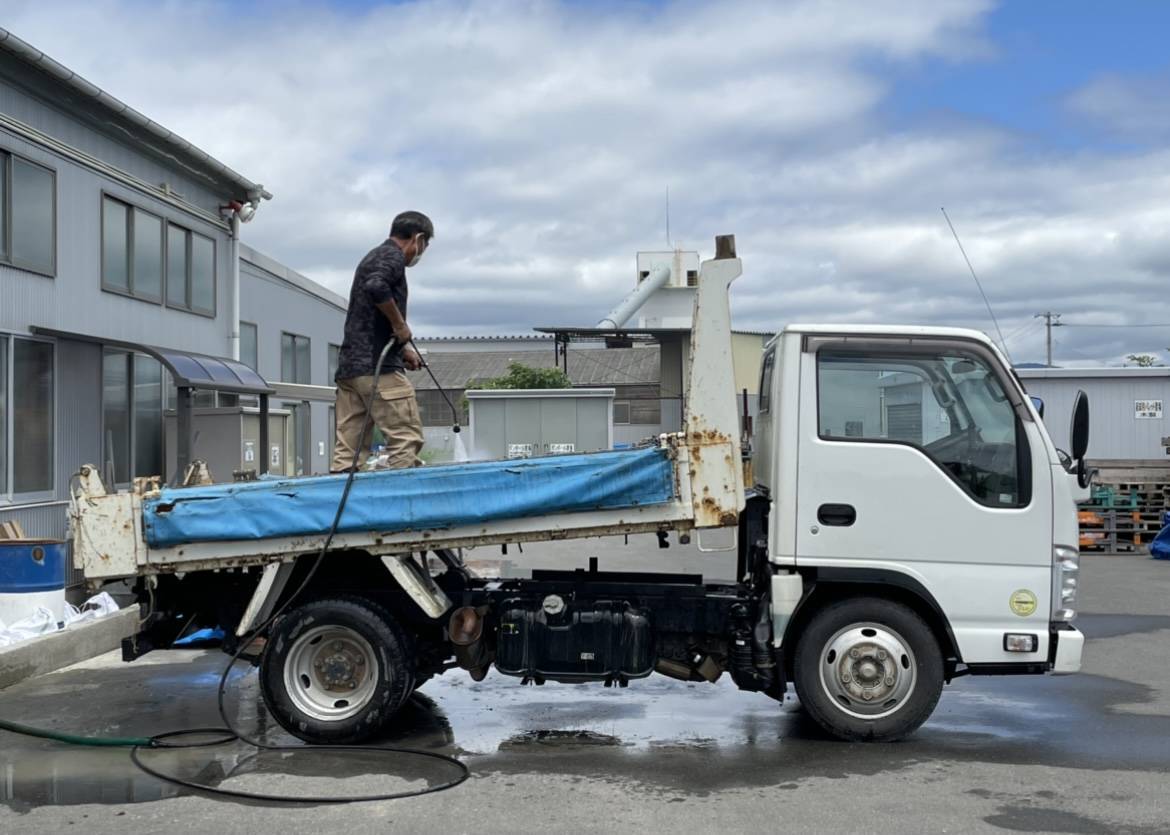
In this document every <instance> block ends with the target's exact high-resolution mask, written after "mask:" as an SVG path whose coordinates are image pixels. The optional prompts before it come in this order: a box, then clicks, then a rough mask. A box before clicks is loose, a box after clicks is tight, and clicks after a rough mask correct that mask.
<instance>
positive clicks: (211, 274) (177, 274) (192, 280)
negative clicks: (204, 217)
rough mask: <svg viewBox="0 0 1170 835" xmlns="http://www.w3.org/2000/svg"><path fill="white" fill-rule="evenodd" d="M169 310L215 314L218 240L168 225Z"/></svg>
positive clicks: (207, 314)
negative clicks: (216, 243)
mask: <svg viewBox="0 0 1170 835" xmlns="http://www.w3.org/2000/svg"><path fill="white" fill-rule="evenodd" d="M166 284H167V307H174V308H178V309H179V310H189V311H191V312H192V313H201V314H203V315H206V316H214V315H215V241H213V240H212V239H211V238H208V237H205V236H204V235H200V234H198V233H197V232H192V231H191V230H190V229H184V228H183V227H182V226H176V225H175V224H173V223H169V222H168V223H167V281H166Z"/></svg>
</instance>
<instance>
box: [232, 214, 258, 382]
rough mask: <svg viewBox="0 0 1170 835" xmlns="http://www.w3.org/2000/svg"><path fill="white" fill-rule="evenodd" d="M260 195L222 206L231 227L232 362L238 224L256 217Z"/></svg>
mask: <svg viewBox="0 0 1170 835" xmlns="http://www.w3.org/2000/svg"><path fill="white" fill-rule="evenodd" d="M261 199H263V198H262V197H261V196H260V195H256V196H254V197H252V198H251V199H249V201H248V202H247V203H241V202H239V201H238V200H233V201H232V202H231V203H229V204H227V205H226V206H224V212H225V213H226V214H227V215H228V223H229V224H230V226H231V237H230V240H231V256H230V257H231V262H232V264H231V273H230V282H231V286H230V287H229V288H228V328H229V330H228V352H229V353H228V356H230V357H231V358H232V359H234V360H238V359H239V358H240V224H241V223H247V222H248V221H250V220H251V219H252V218H253V217H254V216H255V215H256V209H257V208H258V207H259V205H260V200H261Z"/></svg>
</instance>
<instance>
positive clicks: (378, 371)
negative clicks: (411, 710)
mask: <svg viewBox="0 0 1170 835" xmlns="http://www.w3.org/2000/svg"><path fill="white" fill-rule="evenodd" d="M394 344H395V341H394V340H393V339H391V340H390V341H389V342H388V343H386V347H385V348H383V349H382V353H381V354H379V356H378V362H377V365H376V366H375V368H374V377H373V383H372V385H371V387H370V398H369V400H367V402H366V418H365V421H364V423H363V424H362V431H361V434H360V435H359V436H358V443H357V448H356V449H355V450H354V456H353V464H352V465H351V466H350V469H349V473H348V474H347V476H346V479H345V486H344V488H343V489H342V491H341V499H340V500H339V501H338V503H337V512H336V513H335V514H334V515H333V524H332V525H331V526H330V528H329V533H328V534H327V535H326V537H325V541H324V542H323V543H322V545H321V550H320V552H319V553H318V554H317V556H316V558H315V559H314V561H313V564H312V565H311V566H310V567H309V571H308V573H307V574H306V575H305V578H304V579H303V580H302V581H301V584H300V585H299V586H298V587H297V589H296V590H295V591H294V592H293V593H292V594H291V595H289V596H288V597H287V598H286V599H285V601H284V603H282V604H281V605H280V606H279V607H277V609H276V610H275V611H274V612H273V613H272V614H271V615H269V616H268V618H267V619H266V620H265V621H264V623H262V624H260V625H259V626H257V627H256V628H255V629H253V630H251V631H250V632H249V633H248V634H247V635H245V636H244V637H243V638H242V639H241V640H240V642H239V646H238V648H237V649H236V651H235V653H233V654H232V657H231V660H229V661H228V663H227V666H226V667H224V670H223V673H222V674H221V675H220V677H219V686H218V688H217V702H218V707H219V715H220V718H221V719H222V720H223V723H224V727H222V728H186V729H182V730H178V731H170V732H167V733H162V734H157V735H155V736H152V737H121V738H118V737H81V736H75V735H72V734H65V733H57V732H54V731H45V730H41V729H37V728H30V727H27V726H24V725H18V724H16V723H13V722H7V721H4V720H0V730H7V731H11V732H13V733H19V734H25V735H28V736H37V737H42V738H45V739H52V740H55V741H58V742H66V743H69V744H73V745H94V746H103V747H129V748H130V749H131V750H130V759H131V760H132V761H133V763H134V764H135V765H136V766H137V767H138V768H140V769H141V770H142V771H144V772H146V773H147V774H149V775H151V776H152V777H155V778H157V779H159V780H163V781H165V782H168V783H172V784H174V785H177V786H182V787H184V788H187V789H192V790H194V791H197V792H202V793H205V794H212V795H217V796H221V797H230V798H234V799H240V800H252V801H261V802H268V803H293V804H311V805H316V804H343V803H362V802H370V801H376V800H397V799H399V798H405V797H418V796H420V795H425V794H433V793H435V792H440V791H444V790H445V789H450V788H454V787H455V786H457V785H459V784H460V783H462V782H463V781H464V780H466V779H467V778H468V777H470V776H471V772H470V770H469V769H468V768H467V765H466V764H464V763H463V762H462V761H460V760H458V759H456V758H455V757H450V756H448V755H446V754H440V753H437V752H434V751H421V750H418V749H415V748H399V747H363V746H359V745H270V744H268V743H266V742H263V741H261V740H258V739H254V738H252V737H249V736H246V735H245V734H244V733H243V732H241V731H240V730H238V729H237V728H236V727H235V725H233V724H232V721H231V718H230V717H229V716H228V712H227V707H226V704H225V696H226V693H227V680H228V676H229V675H231V671H232V668H233V667H234V666H235V665H236V662H237V661H239V660H240V657H241V656H242V655H243V654H244V650H246V649H247V648H248V646H249V645H250V644H251V643H252V642H253V641H254V640H255V639H256V638H257V637H258V636H260V635H262V634H263V633H264V632H265V631H266V630H267V629H268V628H269V627H270V626H272V624H273V623H275V622H276V619H277V618H279V617H280V616H281V615H282V614H284V613H285V611H287V610H288V608H289V606H290V605H291V604H292V603H293V601H294V600H296V599H297V598H298V597H300V595H301V594H302V593H304V591H305V589H307V588H308V587H309V584H310V583H311V582H312V580H313V577H314V575H316V573H317V569H318V568H319V567H320V565H321V561H322V560H323V559H324V558H325V555H326V554H327V553H328V551H329V546H330V545H332V544H333V539H334V537H335V536H336V535H337V530H338V528H339V527H340V525H341V517H342V514H343V513H344V512H345V505H346V502H347V501H348V500H349V492H350V489H351V488H352V487H353V480H354V477H355V476H356V475H357V469H358V463H359V461H360V459H361V451H362V448H363V447H364V446H365V439H366V433H367V432H369V431H370V429H371V425H372V423H373V398H374V397H376V396H377V392H378V380H379V378H380V377H381V375H382V364H383V362H384V361H385V359H386V355H387V354H388V353H389V352H390V349H391V347H393V345H394ZM412 344H413V342H412ZM416 350H417V349H416ZM427 371H428V372H430V369H429V368H428V369H427ZM431 379H434V374H433V373H431ZM438 384H439V383H438V380H435V385H436V386H438ZM439 390H440V391H441V392H442V388H440V389H439ZM443 397H444V399H446V400H447V404H448V405H450V406H451V411H452V413H453V414H455V416H456V422H455V427H454V430H455V431H456V432H458V431H459V423H458V413H457V412H455V407H454V405H452V404H451V400H450V398H448V397H447V395H446V392H443ZM189 736H210V737H211V739H209V740H205V741H202V742H174V741H173V740H176V739H181V738H183V737H189ZM236 741H239V742H243V743H245V744H247V745H251V746H252V747H254V748H257V749H259V750H262V751H280V752H289V751H361V752H362V753H364V754H367V755H369V754H371V753H375V754H376V753H385V754H390V755H399V756H410V757H417V758H420V759H428V760H432V761H438V762H441V763H444V764H446V765H450V766H453V767H454V768H455V769H456V770H457V772H458V773H457V775H456V776H455V777H453V778H452V779H450V780H448V781H446V782H444V783H437V784H435V785H431V786H426V787H424V788H422V789H412V790H409V791H402V792H385V793H381V794H373V795H365V796H357V797H336V796H318V797H313V796H308V797H306V796H298V797H287V796H282V795H274V794H265V793H259V792H244V791H236V790H233V789H225V788H221V787H216V786H208V785H205V784H202V783H196V782H194V781H192V780H185V779H183V778H181V777H176V776H174V775H171V774H167V773H165V772H162V771H160V770H158V769H156V768H154V767H152V766H150V765H148V764H146V763H144V762H143V761H142V759H141V757H140V756H139V754H140V752H141V750H142V749H143V748H153V749H160V748H165V749H176V748H208V747H213V746H216V745H224V744H227V743H229V742H236Z"/></svg>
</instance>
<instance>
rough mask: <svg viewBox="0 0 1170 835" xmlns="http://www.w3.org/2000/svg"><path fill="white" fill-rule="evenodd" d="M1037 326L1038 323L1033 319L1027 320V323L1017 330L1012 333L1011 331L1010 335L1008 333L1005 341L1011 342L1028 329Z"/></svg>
mask: <svg viewBox="0 0 1170 835" xmlns="http://www.w3.org/2000/svg"><path fill="white" fill-rule="evenodd" d="M1038 324H1040V323H1039V322H1037V321H1036V320H1035V319H1029V320H1028V321H1027V322H1025V323H1024V324H1022V325H1020V326H1019V327H1018V328H1016V329H1015V330H1014V331H1012V332H1011V333H1009V334H1008V335H1007V337H1006V339H1007V340H1008V341H1011V340H1013V339H1015V338H1016V337H1017V336H1020V335H1022V334H1023V333H1024V331H1026V330H1028V329H1030V328H1034V327H1036V326H1037V325H1038Z"/></svg>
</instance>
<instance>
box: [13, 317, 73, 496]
mask: <svg viewBox="0 0 1170 835" xmlns="http://www.w3.org/2000/svg"><path fill="white" fill-rule="evenodd" d="M0 340H2V341H4V342H5V343H7V349H6V351H5V355H4V360H5V361H4V367H3V368H0V374H3V375H4V379H5V383H6V385H5V387H4V395H5V400H6V403H5V408H4V414H5V423H4V425H3V426H0V444H4V450H5V459H4V467H5V474H4V477H5V485H4V491H3V492H0V507H7V506H10V505H22V504H31V503H35V502H44V501H52V500H53V499H55V498H56V497H57V465H58V461H57V456H58V450H57V429H58V428H59V427H60V423H61V422H60V419H59V418H58V415H57V410H58V408H59V405H60V402H61V379H60V374H59V373H58V368H59V365H60V364H59V362H58V359H59V357H58V353H59V352H58V350H57V340H55V339H46V338H44V337H38V336H28V335H26V334H20V333H13V332H11V331H0ZM17 340H23V341H26V342H40V343H42V344H45V345H51V346H52V349H53V353H52V360H53V407H52V413H51V415H50V417H51V419H52V427H51V429H50V430H49V437H50V444H51V446H52V452H53V462H52V465H51V466H50V468H49V479H50V486H49V489H47V490H26V491H23V492H17V490H16V483H15V474H14V472H13V469H14V463H13V455H12V453H13V450H14V449H15V445H16V427H15V424H16V420H15V415H14V413H13V412H14V410H13V400H14V394H13V386H12V376H13V373H14V372H15V370H16V349H15V344H16V342H17Z"/></svg>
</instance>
